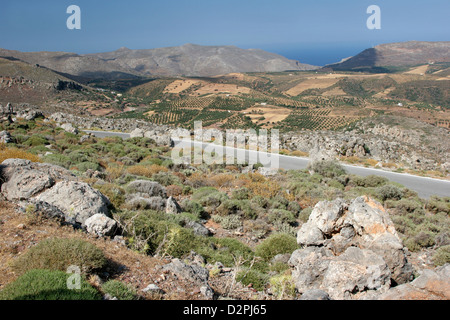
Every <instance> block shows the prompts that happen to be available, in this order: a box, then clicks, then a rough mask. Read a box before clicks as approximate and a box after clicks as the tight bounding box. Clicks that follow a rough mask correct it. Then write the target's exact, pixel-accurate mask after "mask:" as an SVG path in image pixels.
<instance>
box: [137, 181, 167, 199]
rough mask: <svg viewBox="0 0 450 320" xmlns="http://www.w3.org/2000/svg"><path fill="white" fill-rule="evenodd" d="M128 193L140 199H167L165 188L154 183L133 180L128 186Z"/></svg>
mask: <svg viewBox="0 0 450 320" xmlns="http://www.w3.org/2000/svg"><path fill="white" fill-rule="evenodd" d="M128 191H129V192H130V193H135V194H139V195H140V196H142V197H162V198H167V193H166V188H164V187H163V186H162V185H160V184H159V183H158V182H155V181H148V180H135V181H133V182H130V184H129V185H128Z"/></svg>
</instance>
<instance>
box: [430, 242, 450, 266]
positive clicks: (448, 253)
mask: <svg viewBox="0 0 450 320" xmlns="http://www.w3.org/2000/svg"><path fill="white" fill-rule="evenodd" d="M433 263H434V265H435V266H443V265H444V264H446V263H450V245H447V246H443V247H440V248H439V249H437V250H436V252H435V253H434V255H433Z"/></svg>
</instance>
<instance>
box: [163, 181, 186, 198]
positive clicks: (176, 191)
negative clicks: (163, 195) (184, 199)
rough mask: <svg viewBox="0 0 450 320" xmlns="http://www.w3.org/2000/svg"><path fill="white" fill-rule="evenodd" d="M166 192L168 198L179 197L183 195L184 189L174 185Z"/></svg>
mask: <svg viewBox="0 0 450 320" xmlns="http://www.w3.org/2000/svg"><path fill="white" fill-rule="evenodd" d="M166 192H167V196H168V197H178V196H180V195H181V194H182V193H183V188H182V187H180V186H178V185H175V184H172V185H168V186H167V187H166Z"/></svg>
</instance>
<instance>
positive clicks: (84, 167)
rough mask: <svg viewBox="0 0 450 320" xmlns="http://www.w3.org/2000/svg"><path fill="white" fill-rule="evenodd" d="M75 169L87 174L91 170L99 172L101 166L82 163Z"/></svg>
mask: <svg viewBox="0 0 450 320" xmlns="http://www.w3.org/2000/svg"><path fill="white" fill-rule="evenodd" d="M75 168H77V169H78V171H81V172H86V171H88V170H89V169H90V170H94V171H97V170H100V165H99V164H98V163H95V162H81V163H77V164H76V165H75Z"/></svg>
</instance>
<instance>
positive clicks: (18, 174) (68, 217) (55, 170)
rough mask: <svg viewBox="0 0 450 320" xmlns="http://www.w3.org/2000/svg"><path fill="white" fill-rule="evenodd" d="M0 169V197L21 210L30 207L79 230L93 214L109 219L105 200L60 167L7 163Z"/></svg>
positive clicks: (15, 161)
mask: <svg viewBox="0 0 450 320" xmlns="http://www.w3.org/2000/svg"><path fill="white" fill-rule="evenodd" d="M0 168H1V179H0V183H2V184H1V188H0V190H1V193H2V195H3V196H4V197H5V198H6V199H7V200H9V201H14V202H17V203H18V204H20V205H21V206H22V207H27V206H29V205H33V206H34V207H35V209H36V210H37V211H39V212H43V213H45V214H46V215H48V216H50V217H59V218H62V219H63V220H64V221H65V222H66V223H69V224H73V225H76V226H82V227H85V222H86V220H87V219H88V218H90V217H91V216H93V215H95V214H103V215H106V216H108V215H109V211H108V206H110V201H109V200H108V198H107V197H105V196H104V195H103V194H101V193H100V192H99V191H97V190H95V189H94V188H92V187H91V186H90V185H89V184H87V183H84V182H79V181H78V178H77V177H76V176H75V175H74V174H72V173H71V172H70V171H68V170H66V169H64V168H62V167H59V166H55V165H51V164H47V163H35V162H31V161H29V160H24V159H7V160H5V161H3V163H2V164H1V167H0Z"/></svg>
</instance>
